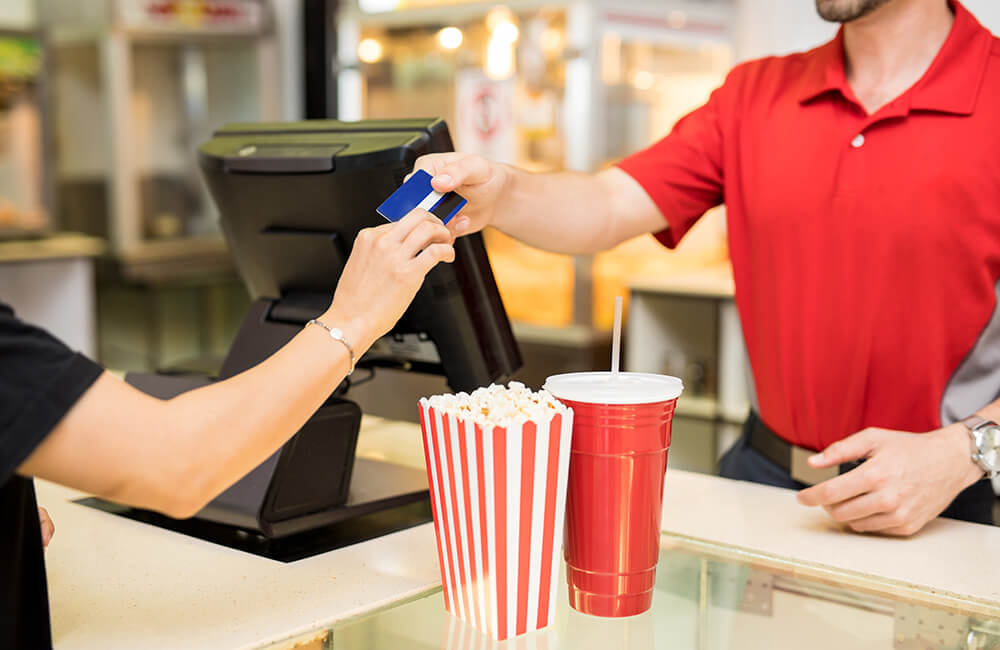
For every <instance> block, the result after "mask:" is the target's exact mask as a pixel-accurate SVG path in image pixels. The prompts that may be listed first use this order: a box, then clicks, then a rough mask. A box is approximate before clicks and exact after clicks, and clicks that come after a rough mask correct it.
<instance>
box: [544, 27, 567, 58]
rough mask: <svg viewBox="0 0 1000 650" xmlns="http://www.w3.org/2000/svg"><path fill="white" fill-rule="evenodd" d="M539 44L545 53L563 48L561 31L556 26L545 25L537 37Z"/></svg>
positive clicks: (555, 52)
mask: <svg viewBox="0 0 1000 650" xmlns="http://www.w3.org/2000/svg"><path fill="white" fill-rule="evenodd" d="M539 45H541V47H542V51H543V52H545V53H546V54H558V53H559V52H561V51H562V49H563V33H562V30H561V29H559V28H557V27H546V28H545V31H543V32H542V35H541V37H540V38H539Z"/></svg>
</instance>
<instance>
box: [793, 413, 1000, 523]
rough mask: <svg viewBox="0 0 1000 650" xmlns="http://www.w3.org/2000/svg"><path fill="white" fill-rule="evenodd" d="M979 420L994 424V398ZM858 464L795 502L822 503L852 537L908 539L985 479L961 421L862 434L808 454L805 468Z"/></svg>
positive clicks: (801, 494) (999, 415)
mask: <svg viewBox="0 0 1000 650" xmlns="http://www.w3.org/2000/svg"><path fill="white" fill-rule="evenodd" d="M977 415H979V416H981V417H984V418H986V419H988V420H992V421H994V422H997V421H1000V400H997V401H995V402H993V403H991V404H989V405H987V406H984V407H983V408H982V409H980V410H979V411H977ZM860 459H867V460H866V461H865V462H864V463H862V464H861V465H860V466H858V467H857V468H855V469H853V470H851V471H849V472H847V473H845V474H842V475H840V476H838V477H836V478H832V479H830V480H828V481H824V482H823V483H820V484H819V485H814V486H813V487H811V488H808V489H805V490H802V491H801V492H799V494H798V499H799V502H800V503H802V504H804V505H807V506H823V507H824V508H825V509H826V511H827V512H829V513H830V516H832V517H833V518H834V519H836V520H837V521H839V522H841V523H844V524H845V525H847V526H849V527H850V528H851V529H853V530H856V531H858V532H881V533H886V534H889V535H912V534H914V533H916V532H917V531H919V530H920V529H921V528H923V527H924V526H925V525H926V524H927V522H929V521H930V520H931V519H934V518H935V517H937V516H938V515H939V514H941V512H942V511H944V509H945V508H947V507H948V505H949V504H950V503H951V501H952V500H953V499H954V498H955V497H956V496H957V495H958V493H959V492H961V491H962V490H964V489H965V488H967V487H969V486H970V485H972V484H973V483H975V482H976V481H978V480H979V479H981V478H982V477H983V471H982V469H980V467H979V466H978V465H977V464H976V463H975V462H974V461H973V460H972V448H971V443H970V441H969V431H968V429H966V427H965V425H963V424H962V423H961V422H956V423H954V424H951V425H948V426H946V427H942V428H940V429H936V430H934V431H929V432H927V433H919V434H915V433H909V432H904V431H891V430H888V429H878V428H872V429H865V430H864V431H861V432H859V433H856V434H854V435H852V436H848V437H847V438H844V439H843V440H840V441H838V442H835V443H833V444H832V445H830V446H829V447H827V448H826V449H824V450H823V452H822V453H819V454H816V455H815V456H812V457H811V458H810V459H809V464H810V465H812V466H813V467H834V466H836V465H840V464H841V463H847V462H850V461H853V460H860Z"/></svg>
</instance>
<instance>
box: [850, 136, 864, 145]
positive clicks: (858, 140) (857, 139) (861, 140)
mask: <svg viewBox="0 0 1000 650" xmlns="http://www.w3.org/2000/svg"><path fill="white" fill-rule="evenodd" d="M864 143H865V136H864V134H861V133H859V134H857V135H856V136H854V139H853V140H851V146H852V147H854V148H855V149H857V148H859V147H860V146H861V145H863V144H864Z"/></svg>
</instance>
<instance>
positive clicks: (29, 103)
mask: <svg viewBox="0 0 1000 650" xmlns="http://www.w3.org/2000/svg"><path fill="white" fill-rule="evenodd" d="M19 8H20V9H22V11H12V9H15V10H16V9H19ZM13 14H17V15H18V17H19V18H20V20H12V19H11V18H12V15H13ZM8 19H11V20H8ZM46 52H47V50H46V43H45V38H44V36H43V34H42V33H41V32H39V31H38V30H37V29H36V28H35V26H34V21H33V16H32V15H31V12H30V6H28V5H22V6H16V5H15V6H13V7H11V6H8V7H4V9H3V13H2V16H0V301H3V302H5V303H7V304H10V305H12V306H13V307H14V309H15V311H16V312H17V313H18V315H19V316H20V317H21V318H23V319H25V320H27V321H30V322H33V323H36V324H38V325H41V326H42V327H45V328H47V329H49V330H50V331H52V332H53V333H55V334H56V335H57V336H59V337H60V338H62V339H63V340H64V341H66V342H67V343H68V344H70V345H71V346H73V347H74V348H76V349H79V350H82V351H83V352H85V353H88V354H93V353H94V348H95V332H94V328H95V324H94V320H95V319H94V290H93V261H92V260H93V257H94V256H95V255H99V254H100V253H101V251H102V250H103V244H102V242H101V240H99V239H96V238H93V237H85V236H81V235H75V234H67V233H61V232H58V230H57V228H58V226H59V224H58V223H57V222H56V221H55V220H54V219H53V216H52V215H53V213H54V207H55V200H54V193H53V191H52V177H51V175H50V174H49V173H48V172H49V170H50V169H51V167H50V165H49V156H50V147H49V146H48V145H49V143H50V128H49V127H50V125H51V121H50V117H51V111H50V101H49V100H50V93H49V88H50V86H49V74H48V72H49V60H48V56H47V53H46Z"/></svg>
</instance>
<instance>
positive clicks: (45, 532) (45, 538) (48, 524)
mask: <svg viewBox="0 0 1000 650" xmlns="http://www.w3.org/2000/svg"><path fill="white" fill-rule="evenodd" d="M38 523H39V524H41V526H42V548H47V547H48V545H49V542H50V541H52V536H53V535H55V534H56V525H55V524H54V523H52V517H50V516H49V511H48V510H46V509H45V508H39V509H38Z"/></svg>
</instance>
